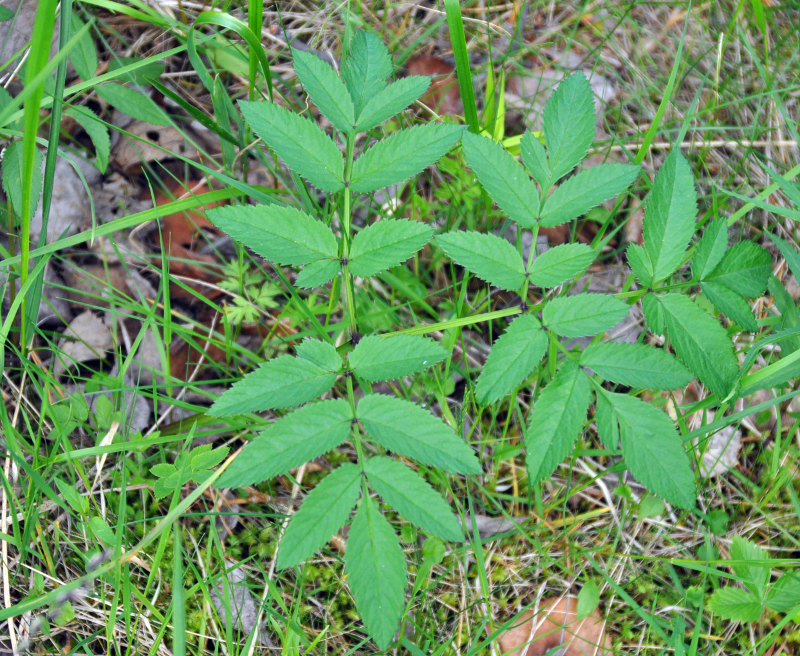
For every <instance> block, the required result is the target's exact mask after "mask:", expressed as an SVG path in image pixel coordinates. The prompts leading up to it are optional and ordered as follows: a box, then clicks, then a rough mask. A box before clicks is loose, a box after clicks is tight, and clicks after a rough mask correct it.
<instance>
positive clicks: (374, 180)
mask: <svg viewBox="0 0 800 656" xmlns="http://www.w3.org/2000/svg"><path fill="white" fill-rule="evenodd" d="M462 131H463V128H462V127H461V126H456V125H447V124H443V123H428V124H425V125H418V126H416V127H413V128H407V129H404V130H400V131H398V132H395V133H394V134H393V135H391V136H390V137H387V138H386V139H383V140H382V141H379V142H378V143H376V144H375V145H374V146H372V147H371V148H368V149H367V150H366V152H364V154H363V155H361V157H359V158H358V159H357V160H356V161H355V164H353V174H352V176H351V182H350V188H351V189H352V190H353V191H355V192H358V193H364V194H365V193H369V192H370V191H375V190H376V189H380V188H381V187H388V186H389V185H392V184H395V183H397V182H402V181H403V180H406V179H407V178H410V177H411V176H412V175H416V174H417V173H419V172H420V171H422V170H423V169H424V168H426V167H428V166H430V165H431V164H433V163H434V162H435V161H436V160H438V159H439V158H440V157H441V156H442V155H444V154H445V153H447V152H448V151H449V150H450V149H451V148H452V147H453V146H454V145H455V144H456V143H457V142H458V140H459V138H460V137H461V133H462Z"/></svg>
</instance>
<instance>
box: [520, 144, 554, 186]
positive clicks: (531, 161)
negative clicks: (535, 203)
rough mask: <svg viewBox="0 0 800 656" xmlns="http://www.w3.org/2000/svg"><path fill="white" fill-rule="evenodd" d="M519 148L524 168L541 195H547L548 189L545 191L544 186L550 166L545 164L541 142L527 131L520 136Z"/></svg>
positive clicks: (545, 159)
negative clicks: (535, 183) (539, 189)
mask: <svg viewBox="0 0 800 656" xmlns="http://www.w3.org/2000/svg"><path fill="white" fill-rule="evenodd" d="M519 146H520V152H521V153H522V161H523V163H524V164H525V168H526V169H528V173H530V174H531V175H532V176H533V179H534V180H536V182H538V183H539V186H540V187H541V188H542V193H547V191H548V189H545V186H546V185H547V182H548V180H549V179H550V165H549V164H548V163H547V153H545V151H544V146H543V145H542V142H541V141H539V139H538V138H537V137H535V136H534V134H533V132H531V131H530V130H528V131H527V132H525V134H523V135H522V139H521V140H520V144H519Z"/></svg>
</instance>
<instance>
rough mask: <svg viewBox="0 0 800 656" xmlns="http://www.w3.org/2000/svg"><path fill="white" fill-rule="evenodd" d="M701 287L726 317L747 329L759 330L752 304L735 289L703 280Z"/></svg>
mask: <svg viewBox="0 0 800 656" xmlns="http://www.w3.org/2000/svg"><path fill="white" fill-rule="evenodd" d="M700 289H702V290H703V293H704V294H705V295H706V296H707V297H708V300H709V301H711V302H712V303H713V304H714V306H715V307H716V308H717V309H718V310H720V311H721V312H722V313H723V314H724V315H725V316H726V317H728V318H729V319H731V320H733V321H735V322H736V323H738V324H739V325H740V326H741V327H742V328H744V329H745V330H750V331H752V332H758V322H757V321H756V318H755V317H754V316H753V311H752V310H751V309H750V304H749V303H748V302H747V301H745V300H744V298H742V297H741V296H740V295H739V294H737V293H736V292H735V291H733V290H732V289H730V288H729V287H726V286H725V285H720V284H719V283H715V282H701V283H700Z"/></svg>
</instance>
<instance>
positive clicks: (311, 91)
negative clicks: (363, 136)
mask: <svg viewBox="0 0 800 656" xmlns="http://www.w3.org/2000/svg"><path fill="white" fill-rule="evenodd" d="M292 62H293V64H294V71H295V73H297V77H298V78H300V82H302V83H303V87H305V90H306V92H307V93H308V95H309V96H310V97H311V100H313V101H314V104H315V105H316V106H317V108H318V109H319V111H321V112H322V113H323V114H324V115H325V116H327V117H328V119H329V120H330V122H331V123H333V125H334V126H335V127H336V128H337V129H339V130H341V131H342V132H348V133H349V132H352V131H353V125H354V124H355V109H354V108H353V100H352V99H351V98H350V94H349V93H348V92H347V87H346V86H345V85H344V82H342V80H341V79H340V78H339V76H338V75H337V74H336V71H334V70H333V68H331V66H330V64H327V63H326V62H323V61H322V60H321V59H320V58H319V57H317V56H316V55H314V54H311V53H310V52H304V51H302V50H295V49H293V50H292Z"/></svg>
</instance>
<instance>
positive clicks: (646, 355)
mask: <svg viewBox="0 0 800 656" xmlns="http://www.w3.org/2000/svg"><path fill="white" fill-rule="evenodd" d="M581 366H583V367H588V368H589V369H591V370H592V371H594V372H595V373H596V374H598V375H600V376H602V377H603V378H605V379H606V380H610V381H611V382H614V383H619V384H620V385H627V386H629V387H635V388H639V389H663V390H673V389H678V388H680V387H685V386H686V385H688V384H689V381H691V380H692V378H694V376H692V374H691V372H690V371H689V370H688V369H686V367H684V366H683V365H682V364H681V363H680V362H678V361H677V360H676V359H675V358H674V357H673V356H672V355H670V354H669V353H668V352H667V351H664V350H663V349H659V348H655V347H654V346H647V345H645V344H620V343H615V342H600V343H597V344H592V345H591V346H588V347H587V348H586V350H585V351H584V352H583V353H582V354H581Z"/></svg>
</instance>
